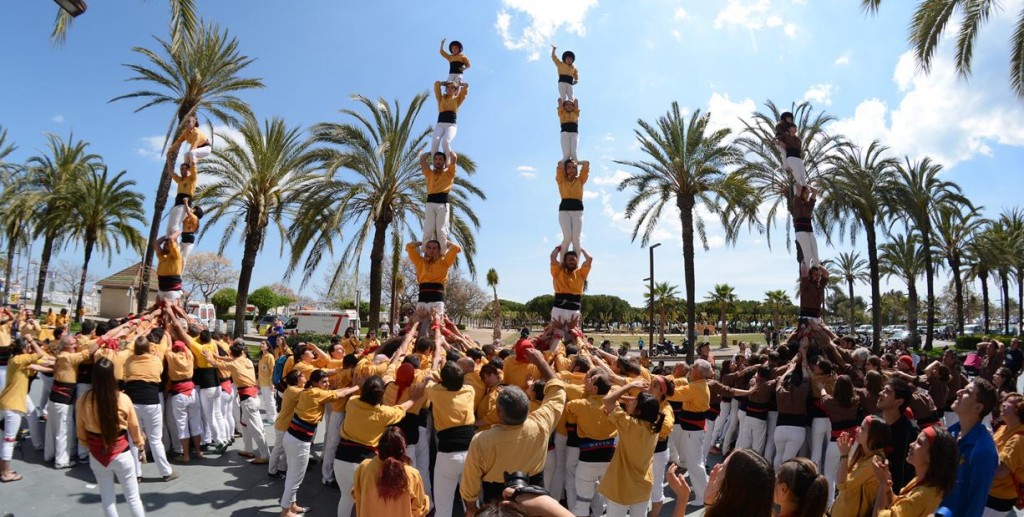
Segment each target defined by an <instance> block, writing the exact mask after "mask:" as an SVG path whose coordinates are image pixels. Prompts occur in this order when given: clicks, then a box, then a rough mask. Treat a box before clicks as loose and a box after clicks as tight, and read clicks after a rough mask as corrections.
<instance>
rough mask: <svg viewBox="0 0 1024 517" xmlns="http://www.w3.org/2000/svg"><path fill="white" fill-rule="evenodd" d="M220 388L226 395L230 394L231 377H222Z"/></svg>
mask: <svg viewBox="0 0 1024 517" xmlns="http://www.w3.org/2000/svg"><path fill="white" fill-rule="evenodd" d="M220 389H221V391H223V392H224V393H227V394H228V395H230V394H231V379H224V380H222V381H220Z"/></svg>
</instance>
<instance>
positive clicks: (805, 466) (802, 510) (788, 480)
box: [776, 458, 828, 517]
mask: <svg viewBox="0 0 1024 517" xmlns="http://www.w3.org/2000/svg"><path fill="white" fill-rule="evenodd" d="M776 481H777V482H779V483H782V484H784V485H786V487H787V488H788V489H789V491H790V493H791V494H793V498H794V499H796V502H797V508H798V510H797V512H796V514H795V515H794V517H822V516H823V515H825V506H826V505H827V504H828V480H827V479H825V476H823V475H821V473H819V472H818V467H817V466H816V465H815V464H814V462H812V461H811V460H809V459H807V458H793V459H791V460H787V461H786V462H784V463H783V464H782V466H780V467H779V471H778V474H777V475H776Z"/></svg>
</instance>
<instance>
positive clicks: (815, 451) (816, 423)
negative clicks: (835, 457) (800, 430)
mask: <svg viewBox="0 0 1024 517" xmlns="http://www.w3.org/2000/svg"><path fill="white" fill-rule="evenodd" d="M831 435H832V422H831V421H829V419H828V418H827V417H826V418H814V419H812V420H811V436H810V440H809V441H808V443H807V447H808V448H809V449H810V453H811V455H810V458H811V461H813V462H814V464H815V465H817V466H818V469H819V470H821V468H822V467H823V466H824V459H825V447H827V446H828V441H829V437H830V436H831Z"/></svg>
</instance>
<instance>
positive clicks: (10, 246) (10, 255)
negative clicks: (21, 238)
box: [0, 239, 18, 305]
mask: <svg viewBox="0 0 1024 517" xmlns="http://www.w3.org/2000/svg"><path fill="white" fill-rule="evenodd" d="M17 244H18V240H17V239H11V240H9V241H7V270H6V271H4V278H6V279H7V280H6V281H5V282H4V299H3V302H0V305H7V301H8V300H10V299H11V273H12V272H13V269H12V268H13V267H14V250H15V248H16V247H17Z"/></svg>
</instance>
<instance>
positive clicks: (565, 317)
mask: <svg viewBox="0 0 1024 517" xmlns="http://www.w3.org/2000/svg"><path fill="white" fill-rule="evenodd" d="M579 317H580V311H570V310H569V309H562V308H560V307H552V308H551V321H556V322H560V323H569V322H570V321H572V320H573V319H575V318H579Z"/></svg>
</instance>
